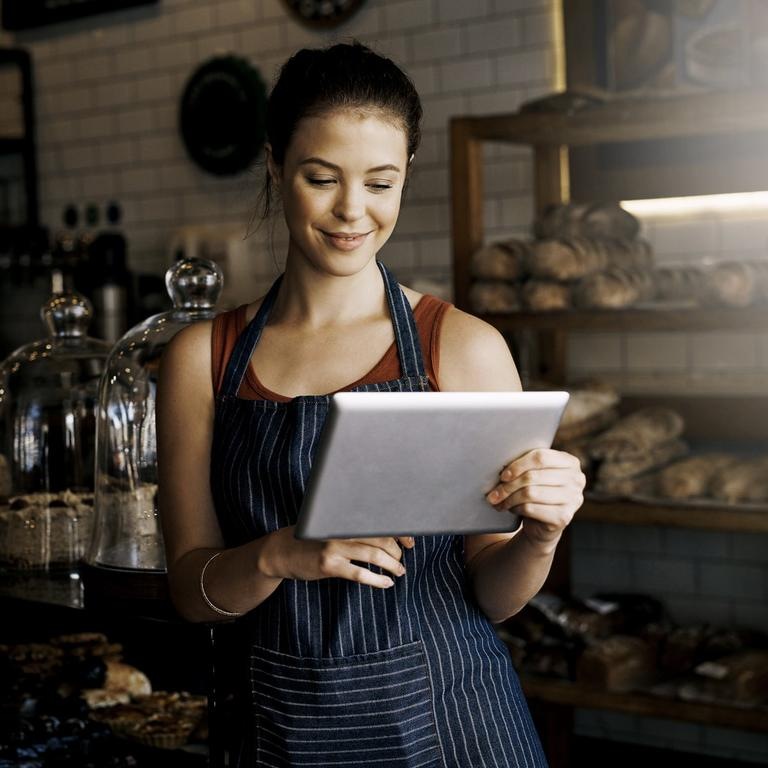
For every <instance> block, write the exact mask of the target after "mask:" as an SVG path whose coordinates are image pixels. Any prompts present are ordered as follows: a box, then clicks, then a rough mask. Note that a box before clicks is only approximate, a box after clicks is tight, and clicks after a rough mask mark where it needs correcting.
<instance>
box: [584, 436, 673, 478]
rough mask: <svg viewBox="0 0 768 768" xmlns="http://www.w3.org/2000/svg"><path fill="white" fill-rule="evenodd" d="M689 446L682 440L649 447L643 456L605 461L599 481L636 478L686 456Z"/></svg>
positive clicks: (600, 467)
mask: <svg viewBox="0 0 768 768" xmlns="http://www.w3.org/2000/svg"><path fill="white" fill-rule="evenodd" d="M686 453H688V445H687V444H686V443H685V442H684V441H683V440H680V438H673V439H672V440H667V441H665V442H663V443H656V444H654V445H650V446H648V448H646V450H644V451H643V452H642V453H641V454H639V455H637V456H633V457H630V458H627V459H618V460H611V461H603V462H602V463H601V464H600V466H599V467H598V470H597V479H598V480H599V481H605V480H616V479H619V478H624V477H636V476H637V475H641V474H643V473H644V472H648V471H649V470H651V469H656V468H658V467H660V466H662V465H664V464H667V463H668V462H670V461H673V460H674V459H678V458H680V457H681V456H685V454H686Z"/></svg>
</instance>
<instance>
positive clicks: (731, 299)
mask: <svg viewBox="0 0 768 768" xmlns="http://www.w3.org/2000/svg"><path fill="white" fill-rule="evenodd" d="M706 282H707V293H708V295H709V297H710V298H711V299H712V300H713V301H714V302H716V303H718V304H723V305H725V306H728V307H747V306H749V305H750V304H752V303H754V301H755V300H756V298H757V289H758V279H757V271H756V270H755V269H754V268H753V266H752V265H751V264H750V263H748V262H740V261H726V262H723V263H721V264H718V265H716V266H715V267H713V268H712V269H711V270H710V271H709V272H707V275H706Z"/></svg>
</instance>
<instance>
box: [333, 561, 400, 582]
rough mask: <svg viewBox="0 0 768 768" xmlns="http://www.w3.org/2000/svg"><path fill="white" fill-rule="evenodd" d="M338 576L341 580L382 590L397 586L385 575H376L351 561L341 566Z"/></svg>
mask: <svg viewBox="0 0 768 768" xmlns="http://www.w3.org/2000/svg"><path fill="white" fill-rule="evenodd" d="M336 575H337V576H338V577H339V578H341V579H347V580H348V581H356V582H358V583H359V584H367V585H368V586H370V587H378V588H380V589H388V588H389V587H393V586H394V585H395V582H394V580H393V579H391V578H390V577H389V576H387V575H386V574H385V573H375V572H374V571H369V570H368V569H367V568H363V567H362V566H359V565H354V564H353V563H350V562H349V561H346V563H345V564H344V565H341V566H340V568H339V572H338V573H337V574H336Z"/></svg>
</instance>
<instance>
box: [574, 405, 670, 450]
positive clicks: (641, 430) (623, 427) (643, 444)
mask: <svg viewBox="0 0 768 768" xmlns="http://www.w3.org/2000/svg"><path fill="white" fill-rule="evenodd" d="M684 426H685V423H684V421H683V417H682V416H681V415H680V414H679V413H678V412H677V411H674V410H672V409H671V408H664V407H660V406H650V407H648V408H642V409H640V410H638V411H635V412H634V413H631V414H629V415H628V416H625V417H624V418H622V419H620V420H619V421H618V422H616V424H614V425H613V426H612V427H610V428H609V429H607V430H605V432H602V433H601V434H599V435H598V436H597V437H595V438H594V439H593V440H592V441H591V443H590V449H589V450H590V454H591V455H592V457H593V458H595V459H606V460H609V461H623V460H627V459H635V458H642V457H643V456H644V454H645V453H646V452H647V451H649V450H651V449H652V448H653V447H654V446H656V445H658V444H659V443H664V442H667V441H669V440H674V439H675V438H677V437H680V435H681V434H682V433H683V428H684Z"/></svg>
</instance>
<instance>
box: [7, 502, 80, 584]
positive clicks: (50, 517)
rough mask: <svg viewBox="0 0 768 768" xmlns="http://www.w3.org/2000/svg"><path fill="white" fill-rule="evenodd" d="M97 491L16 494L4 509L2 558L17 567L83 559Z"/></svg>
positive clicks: (52, 565) (56, 565) (46, 566)
mask: <svg viewBox="0 0 768 768" xmlns="http://www.w3.org/2000/svg"><path fill="white" fill-rule="evenodd" d="M92 525H93V495H92V494H90V493H85V494H80V493H74V492H72V491H69V490H67V491H63V492H61V493H47V492H41V493H30V494H25V495H22V496H14V497H11V498H10V499H9V500H8V505H7V507H4V508H3V509H2V510H0V548H1V549H0V560H2V561H3V562H5V563H7V564H8V565H10V566H12V567H14V568H23V569H26V568H49V567H50V568H56V567H65V566H71V565H74V564H75V563H77V562H78V561H79V560H80V559H82V557H83V555H84V554H85V548H86V546H87V544H88V542H89V541H90V535H91V529H92Z"/></svg>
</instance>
